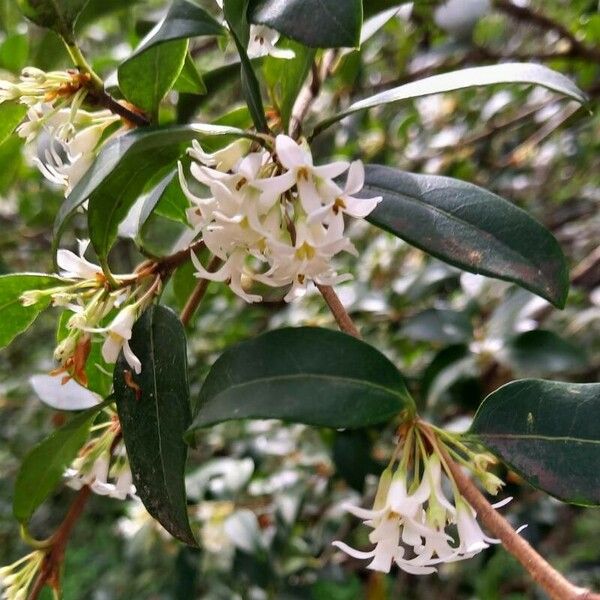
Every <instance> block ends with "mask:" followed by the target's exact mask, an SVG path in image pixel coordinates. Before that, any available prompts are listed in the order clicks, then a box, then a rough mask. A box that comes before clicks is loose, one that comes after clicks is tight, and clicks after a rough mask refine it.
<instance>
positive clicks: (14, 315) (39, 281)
mask: <svg viewBox="0 0 600 600" xmlns="http://www.w3.org/2000/svg"><path fill="white" fill-rule="evenodd" d="M61 282H62V280H60V279H58V278H57V277H53V276H52V275H42V274H38V273H15V274H11V275H0V348H4V347H5V346H8V344H10V343H11V342H12V341H13V339H14V338H15V337H16V336H17V335H19V334H20V333H23V332H24V331H25V330H26V329H28V328H29V326H30V325H31V324H32V323H33V322H34V321H35V319H36V317H37V316H38V315H39V314H40V313H41V312H42V311H43V310H44V309H45V308H46V307H47V306H48V304H50V298H49V297H48V298H46V299H43V300H40V302H38V303H37V304H34V305H33V306H23V304H22V303H21V295H22V294H23V293H24V292H27V291H29V290H44V289H48V288H51V287H53V286H56V285H60V284H61Z"/></svg>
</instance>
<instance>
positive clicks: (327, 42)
mask: <svg viewBox="0 0 600 600" xmlns="http://www.w3.org/2000/svg"><path fill="white" fill-rule="evenodd" d="M248 15H249V19H250V22H251V23H256V24H258V25H268V26H269V27H271V28H273V29H276V30H277V31H279V32H281V33H283V34H284V35H287V36H288V37H290V38H292V39H293V40H296V41H298V42H301V43H302V44H305V45H306V46H311V47H312V48H341V47H354V46H358V44H359V42H360V30H361V27H362V15H363V10H362V2H361V0H344V2H340V0H250V2H249V7H248Z"/></svg>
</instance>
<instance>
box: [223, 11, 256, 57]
mask: <svg viewBox="0 0 600 600" xmlns="http://www.w3.org/2000/svg"><path fill="white" fill-rule="evenodd" d="M247 9H248V0H223V14H224V15H225V20H226V21H227V23H228V24H229V28H230V30H231V31H233V32H234V34H235V35H236V36H237V38H238V39H239V41H240V43H241V44H242V46H243V47H244V48H246V47H247V46H248V39H249V31H250V25H249V24H248V19H247V18H246V13H247Z"/></svg>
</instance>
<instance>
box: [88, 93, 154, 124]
mask: <svg viewBox="0 0 600 600" xmlns="http://www.w3.org/2000/svg"><path fill="white" fill-rule="evenodd" d="M88 98H91V99H92V100H93V101H94V102H95V103H96V104H98V105H99V106H103V107H104V108H107V109H108V110H110V111H111V112H112V113H114V114H115V115H119V116H120V117H121V118H122V119H124V120H125V121H127V122H128V123H131V125H133V126H135V127H146V126H147V125H150V120H149V119H148V118H147V117H146V116H144V115H143V114H142V113H141V112H137V111H135V110H131V109H129V108H127V106H125V104H122V103H121V102H119V101H118V100H116V99H115V98H113V97H112V96H111V95H110V94H109V93H108V92H106V91H105V90H104V89H101V90H98V89H96V88H94V89H92V90H90V92H89V93H88Z"/></svg>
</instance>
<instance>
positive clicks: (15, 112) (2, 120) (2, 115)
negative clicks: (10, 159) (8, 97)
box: [0, 102, 27, 144]
mask: <svg viewBox="0 0 600 600" xmlns="http://www.w3.org/2000/svg"><path fill="white" fill-rule="evenodd" d="M26 113H27V107H26V106H24V105H23V104H18V103H17V102H3V103H2V104H0V144H3V143H4V142H5V141H6V140H7V139H8V138H9V137H10V136H11V135H12V133H13V131H14V130H15V128H16V127H17V125H18V124H19V123H20V122H21V121H22V120H23V117H24V116H25V114H26Z"/></svg>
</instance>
